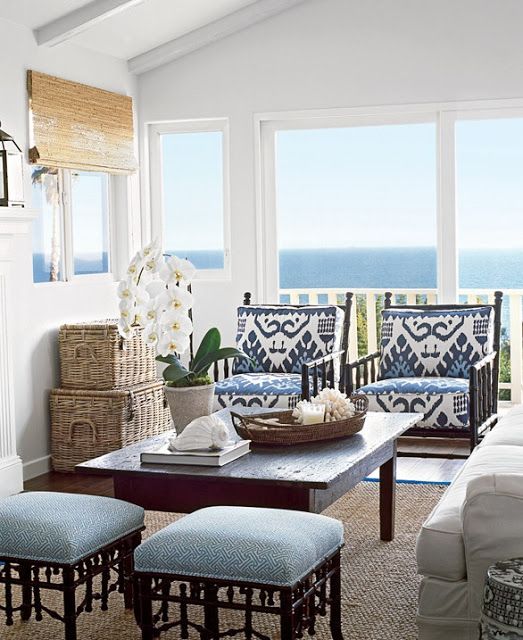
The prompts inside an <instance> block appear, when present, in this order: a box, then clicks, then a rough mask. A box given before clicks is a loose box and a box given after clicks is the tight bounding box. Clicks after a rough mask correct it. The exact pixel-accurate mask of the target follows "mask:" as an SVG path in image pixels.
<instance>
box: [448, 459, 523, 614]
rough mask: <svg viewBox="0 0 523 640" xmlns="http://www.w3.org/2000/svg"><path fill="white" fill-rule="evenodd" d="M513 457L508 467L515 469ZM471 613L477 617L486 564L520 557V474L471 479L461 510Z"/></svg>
mask: <svg viewBox="0 0 523 640" xmlns="http://www.w3.org/2000/svg"><path fill="white" fill-rule="evenodd" d="M518 465H521V462H520V461H519V460H517V459H515V460H514V461H513V462H512V464H511V466H512V467H513V468H514V469H517V468H518ZM461 520H462V526H463V543H464V546H465V561H466V565H467V582H468V584H469V587H468V589H469V594H470V596H469V597H470V600H469V603H470V607H471V608H472V611H471V615H472V617H476V614H477V615H478V616H479V610H480V606H481V601H482V596H483V586H484V583H485V575H486V571H487V569H488V567H489V566H490V565H491V564H494V563H495V562H498V561H499V560H507V559H509V558H518V557H519V558H521V557H523V536H522V535H521V523H522V522H523V473H503V474H488V473H487V474H485V475H483V476H480V477H477V478H473V479H471V480H470V482H469V483H468V486H467V496H466V500H465V503H464V505H463V508H462V512H461Z"/></svg>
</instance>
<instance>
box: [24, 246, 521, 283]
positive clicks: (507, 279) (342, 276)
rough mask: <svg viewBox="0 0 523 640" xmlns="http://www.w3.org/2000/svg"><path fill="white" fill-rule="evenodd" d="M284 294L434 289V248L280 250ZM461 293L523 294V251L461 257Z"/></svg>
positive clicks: (217, 259) (91, 262) (210, 262)
mask: <svg viewBox="0 0 523 640" xmlns="http://www.w3.org/2000/svg"><path fill="white" fill-rule="evenodd" d="M173 253H175V254H176V255H184V256H186V257H187V258H188V259H189V260H191V261H192V262H193V263H194V264H195V265H196V267H197V268H199V269H212V268H221V267H223V252H221V251H174V252H173ZM279 258H280V287H281V288H282V289H307V288H314V287H318V288H324V287H331V288H339V289H351V288H353V289H364V288H370V289H374V288H376V289H384V290H385V289H387V288H398V289H403V288H414V289H420V290H423V289H433V288H436V286H437V284H436V249H434V248H431V247H425V248H411V247H408V248H347V249H282V250H281V251H280V255H279ZM459 262H460V269H459V270H460V279H459V280H460V281H459V286H460V288H462V289H502V290H503V289H523V249H521V250H518V249H510V250H502V249H490V250H489V249H481V250H462V251H460V254H459ZM106 270H107V256H106V255H104V256H103V258H102V259H100V256H99V255H98V256H97V257H96V258H95V257H92V258H91V257H89V256H80V257H78V258H77V259H76V260H75V271H76V273H77V274H82V273H84V274H87V273H100V272H102V273H103V272H104V271H106ZM33 271H34V280H35V282H46V281H48V280H49V263H48V260H46V259H44V256H42V255H41V254H36V255H35V256H34V258H33Z"/></svg>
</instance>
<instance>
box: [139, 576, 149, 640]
mask: <svg viewBox="0 0 523 640" xmlns="http://www.w3.org/2000/svg"><path fill="white" fill-rule="evenodd" d="M152 582H153V581H152V578H150V577H148V576H140V577H139V578H138V579H137V580H136V582H135V586H136V590H137V593H136V594H135V598H137V599H138V602H139V604H138V608H139V618H140V620H139V622H138V624H139V625H140V627H141V629H142V640H153V638H154V626H153V602H152V599H151V589H152ZM135 612H136V607H135Z"/></svg>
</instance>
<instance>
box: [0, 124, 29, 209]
mask: <svg viewBox="0 0 523 640" xmlns="http://www.w3.org/2000/svg"><path fill="white" fill-rule="evenodd" d="M1 124H2V123H1V122H0V125H1ZM6 143H7V144H6ZM23 206H24V159H23V155H22V149H20V147H19V146H18V145H17V144H16V142H15V141H14V140H13V137H12V136H10V135H9V134H8V133H6V132H5V131H2V129H0V207H23Z"/></svg>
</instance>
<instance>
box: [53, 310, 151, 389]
mask: <svg viewBox="0 0 523 640" xmlns="http://www.w3.org/2000/svg"><path fill="white" fill-rule="evenodd" d="M140 331H142V330H141V329H137V330H136V333H135V335H134V337H133V338H131V339H130V340H123V338H122V337H121V336H120V335H119V333H118V326H117V322H116V320H104V321H100V322H92V323H79V324H64V325H62V326H61V327H60V333H59V339H58V342H59V350H60V375H61V387H62V388H63V389H97V390H100V391H102V390H109V389H128V388H129V387H130V386H132V385H137V384H143V383H147V382H153V381H154V380H156V378H157V377H158V374H157V371H156V362H155V359H154V355H155V354H154V350H153V349H150V348H149V347H147V345H146V344H145V343H144V342H143V340H142V339H141V336H140Z"/></svg>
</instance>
